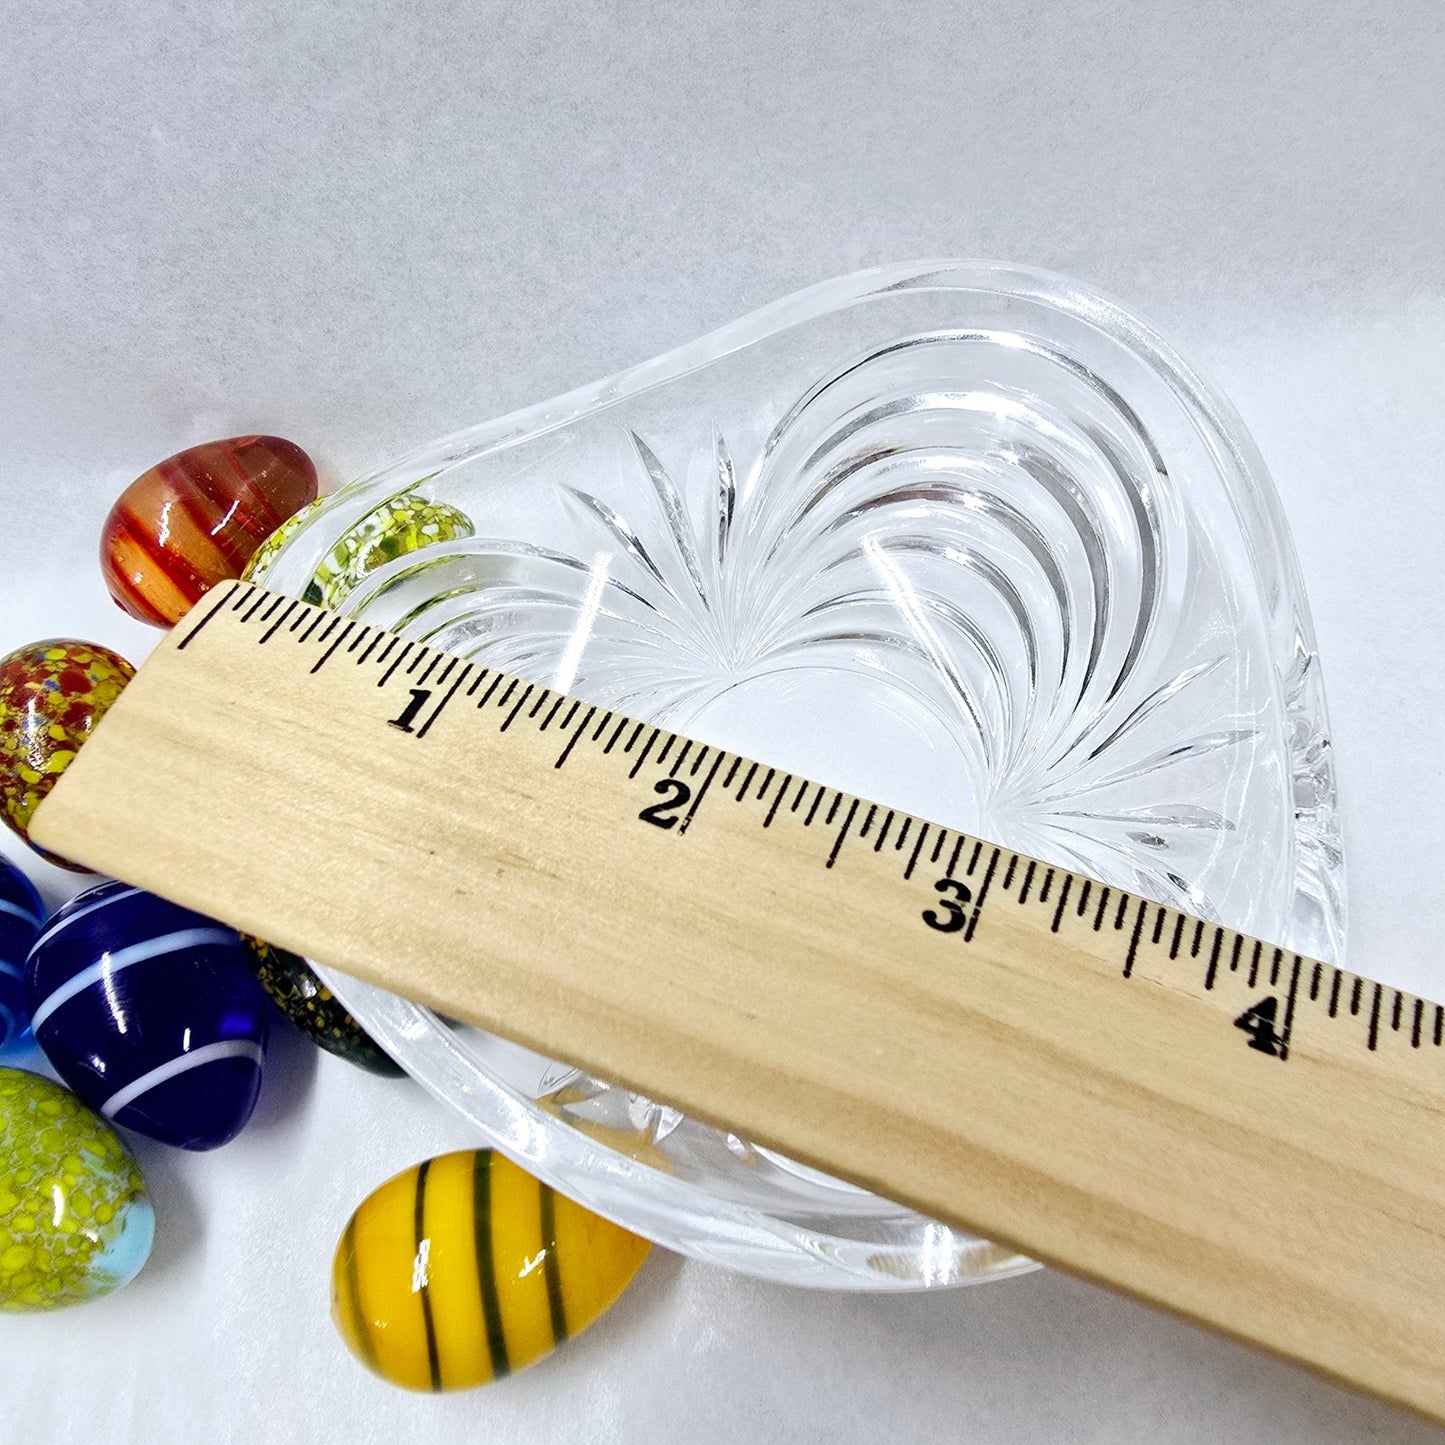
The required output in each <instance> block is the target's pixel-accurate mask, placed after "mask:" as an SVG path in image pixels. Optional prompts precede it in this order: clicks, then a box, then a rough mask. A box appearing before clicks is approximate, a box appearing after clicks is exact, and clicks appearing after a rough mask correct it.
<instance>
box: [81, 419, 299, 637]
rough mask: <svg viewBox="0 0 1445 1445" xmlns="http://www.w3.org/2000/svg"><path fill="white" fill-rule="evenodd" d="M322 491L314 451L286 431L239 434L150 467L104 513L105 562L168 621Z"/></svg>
mask: <svg viewBox="0 0 1445 1445" xmlns="http://www.w3.org/2000/svg"><path fill="white" fill-rule="evenodd" d="M315 498H316V468H315V466H314V465H313V464H312V461H311V458H310V457H308V456H307V455H306V453H305V452H303V451H302V450H301V448H300V447H298V446H296V445H295V444H294V443H292V442H288V441H283V440H282V439H281V438H280V437H268V436H247V437H231V438H229V439H228V440H226V441H219V442H206V443H205V444H204V445H202V446H196V447H190V448H188V449H187V450H186V451H183V452H177V453H176V455H175V456H173V457H170V458H168V459H167V460H166V461H163V462H159V463H158V464H157V465H155V466H153V467H152V468H151V469H150V470H149V471H147V472H142V473H141V475H140V476H138V477H137V478H136V479H135V481H133V482H132V483H131V484H130V486H128V487H127V488H126V489H125V491H124V492H122V493H121V495H120V498H119V500H117V502H116V504H115V506H113V507H112V508H111V509H110V515H109V516H108V517H107V518H106V521H105V527H104V530H103V531H102V533H101V541H100V562H101V569H102V571H103V572H104V574H105V582H106V586H107V587H108V588H109V589H110V595H111V596H112V597H114V598H115V600H116V601H117V602H118V603H119V604H120V605H121V606H122V607H123V608H124V609H125V610H126V611H127V612H129V613H130V614H131V616H132V617H138V618H140V620H141V621H142V622H151V623H154V624H155V625H156V626H158V627H169V626H171V625H172V624H173V623H175V622H178V621H179V620H180V619H181V618H182V617H183V616H185V614H186V613H187V612H188V611H189V610H190V608H191V607H192V606H193V605H194V604H195V603H196V601H197V600H198V599H199V598H200V597H201V595H202V594H203V593H204V592H206V591H207V590H208V589H209V588H211V587H214V586H215V585H216V583H218V582H224V581H225V580H226V579H227V578H232V577H239V576H240V575H241V570H242V568H244V567H245V565H246V563H247V562H248V561H249V560H250V558H251V554H252V553H253V552H254V551H255V550H256V548H257V547H259V546H260V545H261V543H262V542H264V541H265V540H266V538H267V537H269V536H270V535H271V533H272V532H274V531H275V530H276V528H277V527H279V526H280V525H281V524H282V523H283V522H284V521H286V520H287V519H288V518H289V517H291V516H293V515H294V514H295V513H296V512H298V511H300V510H301V508H302V507H304V506H306V504H307V503H308V502H312V501H314V500H315Z"/></svg>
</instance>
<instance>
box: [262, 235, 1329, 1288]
mask: <svg viewBox="0 0 1445 1445" xmlns="http://www.w3.org/2000/svg"><path fill="white" fill-rule="evenodd" d="M398 519H404V525H403V526H402V532H404V533H406V540H407V545H411V544H413V543H415V542H416V541H418V540H426V541H428V542H429V545H427V546H425V547H424V548H423V549H422V550H418V551H401V552H400V554H399V555H396V556H395V557H394V558H392V560H389V561H388V560H385V557H386V556H387V555H388V554H387V549H386V547H385V546H382V547H381V548H380V549H378V547H377V546H376V545H375V544H376V539H377V538H378V537H384V536H385V535H386V533H387V528H388V526H390V527H392V529H393V531H395V530H396V528H397V526H398ZM408 528H409V529H410V530H409V531H408V530H407V529H408ZM428 529H429V530H428ZM423 534H424V535H423ZM358 559H360V560H358ZM377 564H380V565H377ZM368 568H372V569H373V570H369V571H368V570H367V569H368ZM265 580H266V582H267V585H269V586H274V587H279V588H281V589H283V590H289V591H294V592H297V593H303V592H306V591H307V590H308V589H309V593H310V595H311V596H312V597H314V598H321V599H322V600H325V601H326V602H328V603H329V604H331V605H336V606H339V607H341V608H342V609H344V610H345V611H348V612H352V613H356V614H359V615H361V616H363V617H364V618H365V619H366V620H367V621H370V622H375V623H379V624H381V625H383V626H387V627H390V628H394V629H395V630H397V631H400V632H402V633H404V634H405V635H407V636H409V637H415V638H419V639H422V640H425V641H427V642H430V643H433V644H435V645H438V646H440V647H442V648H445V649H447V650H449V651H451V652H455V653H457V654H459V655H461V656H463V657H467V658H477V659H480V660H481V661H482V662H484V663H485V664H486V665H488V666H490V667H493V668H497V669H501V670H507V671H512V672H517V673H521V674H523V675H525V676H526V677H528V678H529V679H533V680H535V681H537V682H539V683H542V684H545V685H546V686H548V687H551V688H554V689H557V690H559V691H566V692H572V693H575V694H577V695H579V696H581V697H583V698H585V699H587V700H588V701H590V702H598V703H602V704H605V705H606V706H607V707H609V708H613V709H616V710H618V711H621V712H627V713H630V714H633V715H635V716H636V717H638V718H645V719H647V720H649V721H653V722H665V723H666V724H667V725H668V726H669V727H671V728H674V729H676V730H679V731H682V732H685V733H688V734H691V735H693V736H696V737H698V738H701V739H702V740H704V741H706V742H709V743H713V744H716V745H720V746H725V747H727V748H730V749H735V750H738V751H741V752H744V753H746V754H749V755H751V756H753V757H757V758H760V759H763V760H765V761H767V762H769V763H772V764H777V765H778V766H780V767H783V768H786V769H788V770H789V771H791V772H793V773H795V774H798V775H804V776H808V777H811V778H813V779H816V780H818V781H820V782H825V783H828V784H831V785H835V786H839V787H843V788H845V789H848V790H851V791H854V792H858V793H861V794H863V795H865V796H868V797H872V798H875V799H877V800H879V801H882V802H885V803H887V804H889V805H892V806H896V807H900V808H904V809H907V810H909V811H912V812H914V813H919V814H922V815H924V816H926V817H928V818H931V819H935V820H937V821H939V822H941V823H944V824H947V825H949V826H951V827H954V828H958V829H962V830H965V831H968V832H971V833H975V834H977V835H980V836H983V837H985V838H988V839H990V840H992V841H996V842H1000V843H1003V844H1005V845H1007V846H1008V847H1010V848H1013V849H1018V850H1021V851H1024V852H1027V853H1029V854H1032V855H1034V856H1037V857H1040V858H1043V859H1046V860H1048V861H1051V862H1055V863H1059V864H1061V865H1063V866H1065V867H1069V868H1077V869H1080V870H1083V871H1085V872H1088V873H1090V874H1092V875H1093V876H1095V877H1097V878H1101V879H1103V880H1104V881H1106V882H1108V883H1110V884H1112V885H1116V886H1118V887H1121V888H1124V889H1128V890H1129V891H1131V892H1135V893H1138V894H1142V895H1144V896H1147V897H1150V898H1154V899H1157V900H1158V901H1160V902H1164V903H1168V904H1173V905H1177V906H1180V907H1182V908H1185V909H1187V910H1189V911H1190V912H1193V913H1196V914H1202V915H1203V916H1205V917H1207V918H1218V919H1220V920H1222V921H1224V922H1226V923H1228V924H1229V925H1231V926H1233V927H1237V928H1241V929H1244V930H1246V931H1248V932H1250V933H1254V934H1257V935H1260V936H1263V937H1265V938H1269V939H1272V940H1277V941H1279V942H1281V943H1283V944H1285V945H1286V946H1287V947H1289V948H1290V949H1292V950H1299V951H1301V952H1304V953H1307V954H1310V955H1313V956H1316V957H1320V958H1325V959H1330V960H1336V959H1338V958H1339V955H1340V952H1341V946H1342V938H1343V862H1342V857H1341V850H1340V839H1339V833H1338V828H1337V824H1336V817H1335V791H1334V777H1333V771H1332V766H1331V756H1330V747H1329V742H1328V731H1327V728H1326V724H1325V713H1324V698H1323V692H1322V687H1321V681H1320V676H1319V670H1318V664H1317V661H1316V657H1315V647H1314V640H1313V635H1312V631H1311V627H1310V622H1309V616H1308V610H1307V607H1306V604H1305V599H1304V594H1303V590H1302V587H1301V584H1300V579H1299V575H1298V569H1297V566H1296V564H1295V561H1294V557H1293V552H1292V548H1291V545H1290V542H1289V538H1288V534H1287V531H1286V528H1285V525H1284V521H1283V518H1282V516H1281V514H1280V510H1279V505H1278V501H1277V499H1276V496H1275V493H1274V490H1273V487H1272V485H1271V483H1270V481H1269V478H1268V476H1267V474H1266V472H1265V469H1264V466H1263V464H1262V462H1261V461H1260V459H1259V457H1258V456H1257V455H1256V453H1255V451H1254V448H1253V446H1252V444H1251V442H1250V440H1249V438H1248V436H1247V434H1246V433H1245V431H1244V428H1243V426H1242V424H1241V423H1240V422H1239V420H1238V419H1237V418H1236V417H1235V415H1234V414H1233V412H1232V411H1231V410H1230V408H1229V406H1228V405H1227V403H1225V402H1224V401H1223V400H1222V399H1221V398H1220V397H1219V396H1218V395H1217V394H1216V393H1214V392H1213V391H1212V390H1211V389H1210V388H1209V387H1207V386H1206V385H1205V384H1204V383H1203V382H1202V381H1201V380H1200V379H1199V378H1198V377H1197V376H1195V375H1194V373H1193V372H1192V371H1190V370H1189V368H1188V367H1187V366H1186V365H1185V364H1184V363H1183V362H1182V361H1181V360H1180V359H1179V358H1178V357H1177V356H1176V355H1175V354H1174V353H1173V352H1172V351H1171V350H1170V349H1169V348H1168V347H1167V346H1166V345H1165V344H1164V343H1163V342H1162V341H1161V340H1160V339H1159V338H1158V337H1157V336H1156V335H1155V333H1154V332H1153V331H1152V330H1151V329H1150V328H1149V327H1148V326H1146V325H1145V324H1144V323H1142V322H1141V321H1139V320H1138V319H1137V318H1135V317H1134V316H1132V315H1130V314H1129V313H1128V312H1126V311H1125V310H1123V309H1122V308H1120V307H1119V306H1117V305H1116V304H1115V303H1113V302H1111V301H1109V300H1106V299H1105V298H1103V297H1101V296H1099V295H1097V294H1096V293H1094V292H1092V291H1090V290H1088V289H1087V288H1085V287H1083V286H1080V285H1078V284H1077V283H1074V282H1071V281H1068V280H1065V279H1063V278H1061V277H1057V276H1051V275H1047V274H1043V273H1040V272H1036V271H1029V270H1023V269H1019V268H1013V267H1003V266H996V265H987V264H974V263H951V262H950V263H939V264H930V265H915V266H898V267H890V268H883V269H879V270H875V271H868V272H863V273H860V274H858V275H855V276H850V277H845V278H842V279H840V280H837V281H833V282H829V283H827V284H824V285H821V286H816V287H813V288H812V289H810V290H808V291H804V292H801V293H799V294H798V295H796V296H793V297H790V298H789V299H787V300H785V301H782V302H779V303H778V304H776V305H774V306H770V307H768V308H766V309H765V310H763V311H759V312H757V313H756V314H754V315H753V316H750V317H747V318H746V319H744V320H742V321H739V322H737V323H735V324H733V325H731V326H728V327H725V328H723V329H722V330H720V331H717V332H714V333H713V334H712V335H710V336H706V337H704V338H702V339H701V340H699V341H696V342H693V343H692V344H691V345H689V346H685V347H682V348H681V349H679V350H677V351H675V352H672V353H670V354H669V355H666V356H663V357H660V358H658V359H657V360H654V361H650V362H647V363H646V364H644V365H642V366H639V367H636V368H634V369H633V370H631V371H628V372H625V373H623V374H622V375H620V376H617V377H614V378H611V379H609V380H607V381H603V382H599V383H597V384H596V385H594V386H590V387H585V388H583V389H581V390H579V391H576V392H572V393H570V394H568V395H566V396H563V397H560V398H558V399H556V400H554V401H549V402H545V403H543V404H541V405H539V406H535V407H531V408H529V409H527V410H526V411H522V412H518V413H516V414H514V415H512V416H508V417H503V418H501V419H500V420H497V421H493V422H488V423H485V424H483V425H481V426H478V427H474V428H472V429H470V430H467V431H464V432H460V433H458V434H457V435H455V436H452V437H449V438H447V439H445V440H443V441H441V442H438V443H436V444H434V445H431V446H428V447H425V448H423V449H422V450H420V451H418V452H415V453H413V454H412V455H411V456H408V457H406V458H404V459H403V460H401V461H399V462H397V463H396V464H395V465H393V466H390V467H387V468H385V469H384V470H383V471H381V472H379V473H377V474H376V475H374V476H371V477H368V478H366V479H364V480H362V481H360V482H357V483H355V484H353V485H351V486H349V487H346V488H344V489H343V490H341V491H339V492H337V493H336V494H335V495H334V496H332V497H329V498H327V499H325V500H324V501H323V502H322V503H320V504H318V505H317V507H316V508H315V509H313V511H311V512H310V513H308V514H306V515H305V516H304V517H303V518H302V519H301V520H300V521H299V523H298V524H297V525H296V526H294V527H293V528H292V529H291V530H290V532H289V533H288V535H287V537H286V539H285V541H284V545H282V546H281V547H280V548H279V550H277V551H276V552H275V554H274V556H273V557H272V558H271V559H270V561H269V563H268V571H267V573H266V578H265ZM563 902H564V900H559V906H560V905H561V904H562V903H563ZM583 933H585V927H584V926H583V925H581V924H579V954H578V963H577V966H578V967H579V968H585V967H586V958H585V950H584V948H583V947H582V941H583V940H582V936H581V935H582V934H583ZM476 966H477V967H478V968H485V967H486V966H487V942H486V939H485V938H479V939H478V940H477V957H476ZM679 966H680V967H685V960H679ZM333 981H334V983H335V986H336V991H337V993H338V994H339V995H340V996H341V998H342V999H343V1000H344V1002H345V1003H346V1004H347V1005H348V1006H349V1007H350V1008H351V1009H352V1011H353V1012H354V1013H355V1014H356V1015H357V1016H358V1018H360V1020H361V1021H362V1022H363V1023H364V1024H365V1026H366V1027H367V1028H368V1029H369V1030H370V1031H371V1032H372V1033H373V1034H374V1035H375V1036H376V1037H377V1038H378V1039H379V1040H380V1041H381V1042H382V1043H383V1044H384V1045H385V1046H386V1047H387V1048H388V1050H389V1051H390V1052H391V1053H393V1054H394V1055H395V1057H396V1058H397V1059H398V1061H399V1062H401V1063H402V1064H403V1065H404V1066H405V1067H406V1068H407V1069H408V1070H409V1071H410V1072H411V1073H412V1074H413V1075H414V1076H415V1077H416V1078H417V1079H419V1080H420V1081H421V1082H422V1084H424V1085H425V1086H426V1087H427V1088H428V1089H430V1090H431V1091H432V1092H433V1093H434V1094H436V1095H437V1097H439V1098H440V1099H442V1100H444V1101H445V1102H446V1103H447V1104H449V1105H450V1106H452V1107H453V1108H455V1109H457V1110H459V1111H460V1112H461V1113H462V1114H464V1115H465V1116H466V1117H467V1118H468V1119H470V1120H472V1121H473V1122H474V1123H475V1124H476V1126H477V1127H478V1129H479V1130H480V1131H481V1133H482V1134H483V1135H484V1136H485V1137H486V1138H487V1140H488V1141H489V1142H490V1143H492V1144H494V1145H495V1146H496V1147H498V1148H500V1149H501V1150H502V1151H503V1152H504V1153H507V1154H509V1155H511V1156H512V1157H513V1158H514V1159H516V1160H518V1161H519V1162H521V1163H523V1164H525V1165H526V1166H527V1167H529V1168H530V1169H532V1170H533V1171H534V1172H535V1173H537V1174H539V1175H540V1176H541V1177H542V1178H544V1179H546V1180H547V1181H548V1182H550V1183H551V1184H553V1185H554V1186H555V1187H557V1188H558V1189H560V1190H562V1191H564V1192H565V1193H567V1194H570V1195H572V1196H573V1197H575V1198H577V1199H578V1200H580V1201H582V1202H583V1203H585V1204H587V1205H589V1206H590V1207H591V1208H593V1209H595V1210H596V1211H598V1212H599V1213H601V1214H604V1215H607V1216H608V1217H610V1218H612V1219H614V1220H616V1221H618V1222H619V1223H621V1224H624V1225H626V1226H628V1227H630V1228H632V1229H634V1230H637V1231H638V1232H640V1233H642V1234H646V1235H649V1236H650V1237H652V1238H653V1239H655V1240H657V1241H658V1242H660V1243H662V1244H665V1245H668V1246H671V1247H672V1248H674V1249H678V1250H681V1251H683V1252H685V1253H687V1254H691V1255H694V1256H696V1257H699V1258H703V1259H707V1260H710V1261H713V1262H716V1263H720V1264H724V1265H728V1266H731V1267H733V1268H738V1269H742V1270H745V1271H748V1272H750V1273H754V1274H758V1275H763V1276H766V1277H769V1278H773V1279H778V1280H784V1281H787V1282H791V1283H796V1284H809V1285H818V1286H829V1287H839V1288H854V1289H899V1288H903V1289H909V1288H914V1289H916V1288H921V1287H928V1286H938V1285H951V1284H958V1283H964V1282H968V1281H971V1280H979V1279H986V1278H997V1277H1000V1276H1003V1275H1007V1274H1010V1273H1013V1272H1016V1271H1018V1270H1020V1269H1024V1268H1027V1267H1029V1261H1027V1260H1025V1259H1023V1258H1021V1257H1020V1256H1018V1255H1017V1254H1015V1253H1013V1252H1012V1251H1009V1250H1007V1249H1004V1248H1001V1247H998V1246H995V1245H992V1244H989V1243H987V1242H985V1241H982V1240H978V1239H974V1238H971V1237H970V1236H968V1235H966V1234H964V1233H961V1232H960V1231H957V1230H953V1229H949V1228H945V1227H944V1226H942V1225H939V1224H937V1223H934V1222H932V1221H930V1220H927V1219H924V1218H922V1217H920V1216H918V1215H916V1214H914V1213H912V1212H911V1211H909V1210H906V1209H903V1208H902V1207H900V1206H897V1205H894V1204H890V1203H889V1202H887V1201H886V1200H883V1199H880V1198H877V1197H875V1196H873V1195H870V1194H867V1193H864V1192H862V1191H860V1190H857V1189H854V1188H852V1187H851V1186H848V1185H844V1184H840V1183H838V1182H837V1181H834V1180H830V1179H828V1178H826V1177H825V1176H823V1175H820V1174H818V1173H817V1172H816V1171H814V1170H811V1169H807V1168H804V1167H802V1166H800V1165H797V1164H795V1163H792V1162H790V1161H788V1160H786V1159H784V1158H781V1157H780V1156H778V1155H776V1154H774V1153H771V1152H769V1151H767V1150H763V1149H760V1148H757V1147H755V1146H753V1145H751V1144H749V1143H748V1142H747V1141H746V1140H743V1139H739V1138H738V1137H736V1136H735V1135H733V1134H730V1133H727V1132H725V1131H722V1130H718V1129H714V1128H711V1127H708V1126H705V1125H702V1124H700V1123H698V1122H697V1121H694V1120H691V1119H688V1118H685V1117H683V1116H681V1115H679V1114H678V1113H677V1112H676V1111H675V1110H672V1109H669V1108H667V1107H666V1106H664V1105H661V1104H658V1103H654V1102H652V1101H650V1100H647V1099H643V1098H640V1097H639V1096H637V1095H635V1094H630V1093H627V1092H625V1091H623V1090H621V1089H618V1088H614V1087H612V1086H610V1085H608V1084H606V1083H605V1082H603V1081H600V1080H597V1079H593V1078H589V1077H586V1076H584V1075H583V1074H581V1073H580V1072H579V1071H577V1070H576V1069H573V1068H571V1067H570V1066H569V1065H567V1064H565V1063H561V1062H558V1061H554V1060H550V1059H544V1058H541V1057H540V1056H538V1055H535V1054H532V1053H530V1052H528V1051H526V1050H523V1049H520V1048H517V1047H516V1046H513V1045H510V1044H508V1043H505V1042H504V1041H502V1040H500V1039H497V1038H494V1037H492V1036H489V1035H486V1034H483V1033H481V1032H479V1031H476V1030H472V1029H466V1028H460V1027H457V1026H453V1025H451V1024H449V1023H448V1022H447V1021H445V1020H442V1019H440V1018H438V1017H437V1016H435V1015H434V1014H432V1013H430V1012H428V1011H427V1010H424V1009H421V1008H417V1007H415V1006H414V1005H412V1004H410V1003H407V1002H406V1001H404V1000H402V999H399V998H396V997H394V996H392V995H390V994H388V993H385V992H383V991H381V990H378V989H375V988H372V987H370V986H367V985H363V984H361V983H359V982H357V981H355V980H351V979H347V978H345V977H341V978H336V979H334V980H333Z"/></svg>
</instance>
